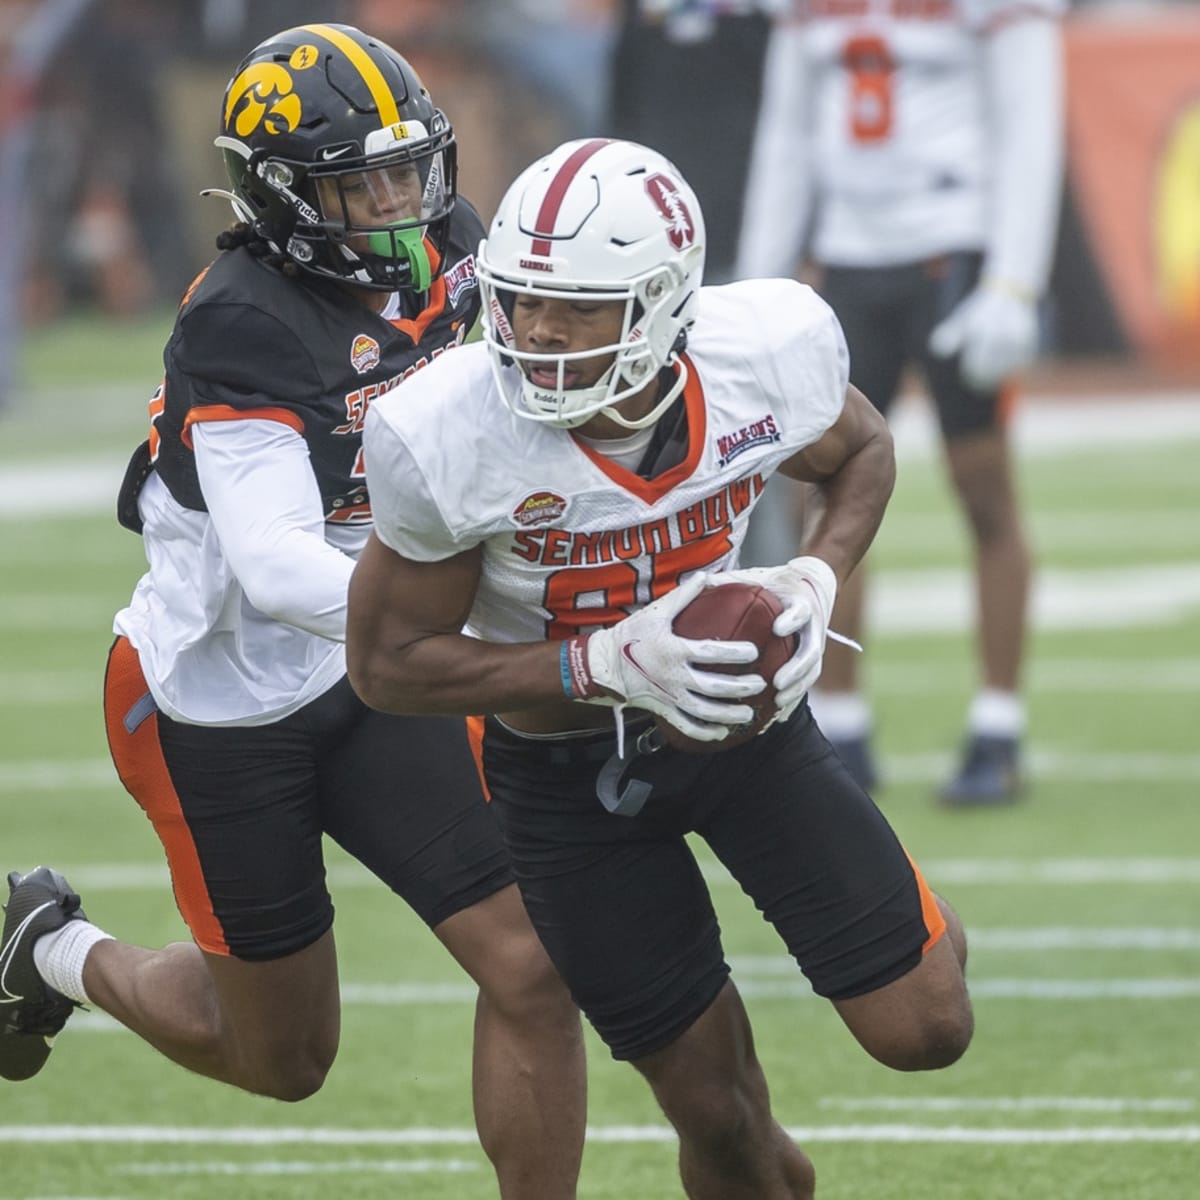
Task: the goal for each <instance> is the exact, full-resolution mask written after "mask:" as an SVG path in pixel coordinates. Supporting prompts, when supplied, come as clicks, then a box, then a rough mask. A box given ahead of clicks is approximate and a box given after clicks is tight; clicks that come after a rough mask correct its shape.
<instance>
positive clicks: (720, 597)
mask: <svg viewBox="0 0 1200 1200" xmlns="http://www.w3.org/2000/svg"><path fill="white" fill-rule="evenodd" d="M782 611H783V605H782V604H780V602H779V600H778V598H777V597H776V596H775V594H774V593H773V592H770V591H768V590H767V589H766V588H764V587H760V586H759V585H757V584H751V583H722V584H718V585H716V586H715V587H707V588H705V589H704V591H702V592H701V593H700V594H699V595H698V596H697V597H696V598H695V600H693V601H692V602H691V604H689V605H688V606H687V607H686V608H685V609H683V610H682V611H681V612H680V613H679V615H678V616H676V618H675V620H674V622H673V624H672V628H673V629H674V630H675V632H676V633H677V634H679V636H680V637H686V638H719V639H720V640H721V641H725V642H753V643H754V644H755V645H756V646H757V647H758V651H759V653H758V658H757V659H756V660H755V661H754V662H752V663H747V664H745V665H742V664H738V665H737V666H730V667H708V668H706V669H707V670H712V671H722V670H724V671H729V672H732V673H735V674H741V673H747V674H757V675H761V676H762V677H763V678H764V679H765V680H766V681H767V686H766V688H765V689H764V690H763V691H761V692H759V694H758V695H757V696H752V697H751V698H750V699H749V700H748V701H747V703H748V704H750V705H751V706H752V707H753V709H754V720H753V721H749V722H747V723H746V724H745V725H738V726H737V727H736V728H735V729H734V730H733V732H732V733H730V734H729V736H728V737H726V738H723V739H722V740H721V741H719V742H701V741H697V740H696V739H694V738H690V737H688V736H687V735H686V734H684V733H681V732H680V731H679V730H678V729H676V728H675V726H674V725H672V724H671V723H670V722H669V721H667V720H666V719H665V718H663V717H658V718H656V721H655V724H656V725H657V726H658V730H659V733H660V735H661V736H662V738H663V740H664V741H665V742H666V743H667V745H669V746H673V747H674V748H675V749H676V750H683V751H686V752H687V753H688V754H715V753H717V752H718V751H721V750H728V749H729V748H730V747H731V746H740V745H741V744H742V743H743V742H747V741H749V740H750V739H751V738H752V737H757V736H758V734H759V733H761V732H762V729H763V727H764V726H765V725H766V724H767V722H768V721H770V719H771V717H772V716H774V714H775V689H774V688H773V687H772V686H771V680H772V679H774V678H775V672H776V671H778V670H779V668H780V667H782V666H783V664H784V663H785V662H787V660H788V659H789V658H791V656H792V655H793V654H794V653H795V651H796V635H795V634H791V635H790V636H788V637H786V638H780V637H776V636H775V634H774V633H773V632H772V630H771V626H772V625H773V624H774V623H775V618H776V617H777V616H779V614H780V613H781V612H782Z"/></svg>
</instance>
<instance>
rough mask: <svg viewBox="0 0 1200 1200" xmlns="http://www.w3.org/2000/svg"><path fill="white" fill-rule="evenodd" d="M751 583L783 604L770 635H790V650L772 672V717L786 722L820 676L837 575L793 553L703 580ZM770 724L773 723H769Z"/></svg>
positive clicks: (818, 562)
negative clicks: (792, 639)
mask: <svg viewBox="0 0 1200 1200" xmlns="http://www.w3.org/2000/svg"><path fill="white" fill-rule="evenodd" d="M733 582H738V583H752V584H758V585H759V586H761V587H765V588H766V589H767V590H768V591H770V592H773V593H774V594H775V595H776V596H777V597H778V598H779V602H780V603H781V604H782V605H783V612H781V613H780V614H779V616H777V617H776V618H775V624H774V625H773V626H772V630H773V632H774V633H775V636H776V637H790V636H791V635H792V634H793V633H794V634H795V635H796V642H797V645H796V650H795V652H794V653H793V654H792V657H791V658H790V659H788V661H787V662H786V663H784V664H783V666H782V667H780V668H779V670H778V671H776V673H775V678H774V679H773V680H772V683H773V685H774V687H775V721H786V720H787V719H788V717H790V716H791V715H792V713H793V712H794V711H795V710H796V706H797V705H798V704H799V703H800V701H801V700H803V699H804V697H805V695H806V693H807V692H808V690H809V689H810V688H811V687H812V686H813V684H814V683H816V682H817V680H818V678H820V675H821V661H822V659H823V658H824V656H825V639H826V637H827V635H828V633H829V618H830V615H831V614H832V612H833V602H834V600H835V599H836V597H837V576H836V575H835V574H834V573H833V568H832V567H831V566H830V565H829V564H828V563H827V562H825V560H824V559H820V558H813V557H811V556H805V557H801V558H793V559H790V560H789V561H788V562H786V563H784V564H783V565H782V566H778V567H746V568H744V569H741V570H737V571H722V572H720V573H719V574H716V575H713V576H712V577H711V578H710V579H709V583H710V584H711V585H712V586H714V587H715V586H716V585H717V584H721V583H733ZM772 724H774V722H772Z"/></svg>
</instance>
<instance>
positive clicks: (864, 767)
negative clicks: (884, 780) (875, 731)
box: [829, 734, 879, 792]
mask: <svg viewBox="0 0 1200 1200" xmlns="http://www.w3.org/2000/svg"><path fill="white" fill-rule="evenodd" d="M829 744H830V745H831V746H832V747H833V748H834V750H836V751H837V756H838V758H840V759H841V760H842V765H843V766H844V767H845V768H846V770H847V771H849V772H850V777H851V778H852V779H853V780H854V782H855V783H857V784H858V786H859V787H860V788H862V790H863V791H864V792H870V791H872V790H874V789H875V788H876V787H878V786H879V775H878V773H877V772H876V770H875V756H874V755H873V754H872V753H871V739H870V738H869V737H867V735H866V734H863V735H862V736H861V737H852V738H837V739H835V738H830V739H829Z"/></svg>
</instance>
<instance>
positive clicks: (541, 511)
mask: <svg viewBox="0 0 1200 1200" xmlns="http://www.w3.org/2000/svg"><path fill="white" fill-rule="evenodd" d="M566 511H567V501H566V498H565V497H563V496H560V495H559V494H558V493H557V492H534V493H533V494H532V495H529V496H526V497H525V499H524V500H522V501H521V503H520V504H518V505H517V507H516V508H514V509H513V513H512V515H513V520H514V521H516V523H517V524H518V525H520V526H522V527H526V526H529V525H549V524H551V523H552V522H554V521H557V520H558V519H559V518H560V517H561V516H562V515H563V513H565V512H566Z"/></svg>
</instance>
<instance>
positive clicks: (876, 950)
mask: <svg viewBox="0 0 1200 1200" xmlns="http://www.w3.org/2000/svg"><path fill="white" fill-rule="evenodd" d="M646 727H647V726H646V724H645V723H643V725H642V726H640V728H641V729H645V728H646ZM637 732H638V729H637V728H635V729H633V730H631V731H630V735H629V736H630V742H631V745H633V744H636V740H637V739H636V734H637ZM615 750H616V746H615V736H614V735H613V734H612V733H610V732H608V731H603V732H600V733H596V734H586V735H582V736H579V737H573V738H571V739H569V740H558V741H552V740H548V739H547V740H540V739H531V738H523V737H521V736H519V735H517V734H514V733H513V732H512V731H511V730H508V729H506V728H505V727H504V726H503V725H501V724H500V723H499V722H497V721H495V720H489V721H488V722H487V725H486V729H485V734H484V741H483V761H484V772H485V775H486V777H487V782H488V788H489V790H490V792H491V795H492V805H493V807H494V808H495V810H496V815H497V817H498V818H499V821H500V825H501V827H502V828H503V830H504V834H505V839H506V840H507V842H508V845H509V850H510V852H511V854H512V857H513V865H514V868H515V870H516V873H517V880H518V882H519V883H520V885H521V891H522V893H523V895H524V897H525V906H526V908H527V909H528V910H529V915H530V917H531V918H532V920H533V923H534V926H535V927H536V928H537V931H538V933H539V934H540V935H541V938H542V941H543V942H544V943H545V944H546V948H547V950H548V951H549V952H550V956H551V958H553V960H554V962H555V964H556V966H557V967H558V970H559V972H560V973H561V975H562V976H563V978H564V979H565V980H566V982H567V984H568V986H569V987H570V989H571V992H572V994H573V995H574V997H575V1000H576V1003H578V1004H579V1006H580V1008H581V1009H583V1011H584V1012H585V1013H586V1014H587V1017H588V1019H589V1020H590V1021H591V1023H592V1024H593V1026H594V1027H595V1028H596V1030H597V1032H598V1033H599V1034H600V1036H601V1037H602V1038H603V1039H604V1041H605V1042H606V1043H607V1045H608V1047H609V1049H610V1050H611V1051H612V1054H613V1056H614V1057H615V1058H619V1059H636V1058H641V1057H643V1056H645V1055H647V1054H650V1053H652V1052H653V1051H655V1050H658V1049H661V1048H662V1047H663V1046H666V1045H668V1044H670V1043H671V1042H672V1041H674V1040H675V1039H676V1038H677V1037H679V1035H680V1034H682V1033H683V1032H684V1030H686V1029H687V1028H688V1026H689V1025H691V1024H692V1022H693V1021H695V1020H696V1019H697V1018H698V1017H699V1016H700V1015H701V1014H702V1013H703V1012H704V1010H705V1009H706V1008H707V1007H708V1006H709V1005H710V1004H711V1003H712V1001H713V1000H714V998H715V997H716V995H717V992H718V991H720V989H721V987H722V985H723V984H724V982H725V980H726V978H727V976H728V975H729V967H728V965H727V964H726V961H725V956H724V951H723V949H722V946H721V937H720V929H719V927H718V924H717V916H716V913H715V912H714V910H713V906H712V902H711V900H710V897H709V893H708V888H707V886H706V884H705V882H704V879H703V878H702V876H701V872H700V868H699V866H698V865H697V863H696V860H695V857H694V856H693V853H692V850H691V847H690V846H689V844H688V841H687V838H686V835H687V834H689V833H696V834H698V835H699V836H701V837H702V838H703V839H704V840H705V841H706V842H707V843H708V845H709V846H710V847H711V848H712V850H713V853H714V854H715V855H716V857H717V858H718V859H719V860H720V861H721V862H722V863H723V864H724V865H725V866H726V867H727V868H728V870H729V871H730V873H731V874H732V875H733V877H734V878H735V879H736V880H737V881H738V883H739V884H740V885H741V886H742V888H743V890H744V891H745V892H746V893H747V894H748V895H749V896H750V897H751V899H752V900H753V901H754V903H755V904H756V906H757V907H758V909H759V911H760V912H762V914H763V916H764V917H765V918H766V919H767V920H768V921H769V922H770V923H771V924H772V925H774V926H775V928H776V930H777V931H778V932H779V934H780V936H781V937H782V938H783V941H784V943H785V944H786V945H787V948H788V950H789V951H790V952H791V953H792V955H793V956H794V957H795V959H796V961H797V962H798V963H799V964H800V968H801V970H803V972H804V974H805V975H806V976H807V977H808V979H809V981H810V983H811V984H812V986H813V989H814V990H815V991H816V992H817V993H818V994H820V995H822V996H827V997H830V998H833V999H843V998H847V997H850V996H856V995H861V994H862V993H865V992H869V991H873V990H875V989H876V988H879V987H882V986H883V985H884V984H887V983H890V982H892V981H893V980H894V979H898V978H899V977H900V976H901V975H903V974H905V973H906V972H907V971H909V970H911V969H912V968H913V967H914V966H916V965H917V963H918V962H919V961H920V959H921V955H922V953H923V952H924V950H925V949H926V948H927V947H928V946H929V945H931V944H932V943H933V942H934V941H936V939H937V937H938V936H940V933H941V931H942V929H943V928H944V924H943V923H942V921H941V917H940V913H938V911H937V909H936V904H935V902H934V901H933V899H932V897H931V895H930V893H929V891H928V889H927V888H926V886H925V884H924V881H923V880H922V879H921V877H920V874H919V873H918V872H917V871H916V869H915V867H914V866H913V865H912V863H911V861H910V860H909V858H908V856H907V855H906V854H905V852H904V849H903V847H902V846H901V845H900V843H899V842H898V841H897V839H896V836H895V834H894V833H893V832H892V830H891V828H890V827H889V825H888V823H887V822H886V821H885V820H884V818H883V816H882V815H881V814H880V812H879V810H878V809H877V808H876V807H875V805H874V803H873V802H872V801H871V799H870V797H868V796H867V795H866V793H865V792H863V791H862V789H861V788H859V787H858V786H857V785H856V784H855V783H854V781H853V780H852V779H851V778H850V776H849V774H848V773H847V772H846V769H845V768H844V767H843V766H842V764H841V761H840V759H838V757H837V755H836V754H835V753H834V752H833V750H832V749H831V748H830V746H829V743H828V742H827V741H826V740H825V738H824V737H823V736H822V735H821V732H820V730H819V729H818V728H817V725H816V723H815V722H814V721H813V719H812V716H811V714H810V713H809V711H808V708H807V706H802V707H801V708H800V709H798V710H797V711H796V713H795V714H794V715H793V717H792V719H791V720H790V721H789V722H787V724H785V725H777V726H774V727H772V728H771V729H769V730H768V731H767V732H766V733H765V734H763V735H762V736H761V737H758V738H754V739H753V740H751V741H750V742H747V743H745V744H744V745H742V746H738V747H735V748H733V749H731V750H727V751H724V752H723V753H718V754H714V755H688V754H683V753H679V752H677V751H674V750H671V749H669V748H665V747H664V748H662V749H658V750H656V751H653V752H651V753H648V754H640V755H637V754H634V753H630V763H629V766H628V767H627V769H626V770H625V772H624V774H623V777H622V779H621V781H620V787H618V788H615V789H614V790H615V791H617V792H618V793H619V792H620V791H621V790H622V789H623V788H624V787H626V786H632V787H635V788H636V787H637V786H638V785H639V784H641V785H643V786H644V787H648V788H649V793H648V797H647V798H646V800H645V804H644V807H643V808H642V809H641V810H640V812H638V813H637V815H635V816H619V815H615V814H614V813H611V812H609V811H607V809H606V808H605V807H604V806H603V805H602V804H601V803H600V801H599V799H598V798H597V776H598V774H599V773H600V772H601V771H602V770H603V769H604V766H605V764H606V762H608V761H609V760H610V759H611V757H612V756H613V755H614V754H615Z"/></svg>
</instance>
